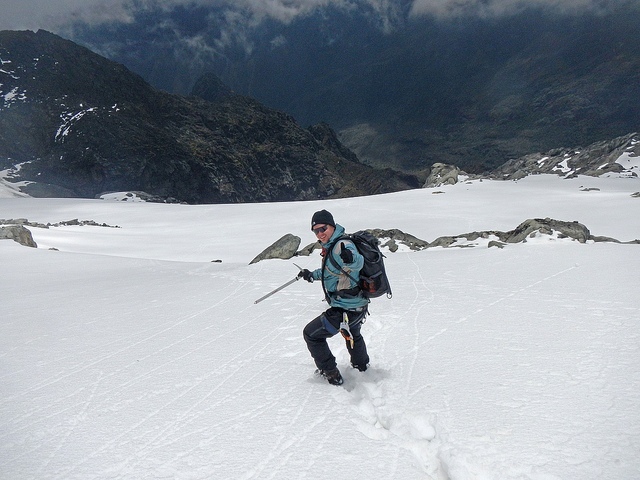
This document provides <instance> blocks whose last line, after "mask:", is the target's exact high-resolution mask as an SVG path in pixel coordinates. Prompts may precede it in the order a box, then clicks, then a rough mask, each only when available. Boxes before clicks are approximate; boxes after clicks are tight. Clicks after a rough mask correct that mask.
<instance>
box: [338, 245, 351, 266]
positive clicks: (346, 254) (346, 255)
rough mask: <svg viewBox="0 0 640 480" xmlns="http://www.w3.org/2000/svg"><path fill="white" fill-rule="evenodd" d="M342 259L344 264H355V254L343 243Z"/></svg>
mask: <svg viewBox="0 0 640 480" xmlns="http://www.w3.org/2000/svg"><path fill="white" fill-rule="evenodd" d="M340 258H341V259H342V261H343V262H344V263H353V253H351V250H349V249H348V248H347V247H345V246H344V242H342V248H340Z"/></svg>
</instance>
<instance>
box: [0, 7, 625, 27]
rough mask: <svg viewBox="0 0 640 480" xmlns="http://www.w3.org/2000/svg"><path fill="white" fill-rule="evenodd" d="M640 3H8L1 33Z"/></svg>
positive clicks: (389, 20) (386, 22)
mask: <svg viewBox="0 0 640 480" xmlns="http://www.w3.org/2000/svg"><path fill="white" fill-rule="evenodd" d="M634 2H637V0H3V8H2V15H0V29H2V30H5V29H6V30H23V29H29V30H37V29H39V28H44V29H47V30H51V31H54V32H60V31H64V29H65V27H67V26H68V25H71V24H74V23H80V24H88V25H94V26H95V25H99V24H104V23H114V22H115V23H130V22H133V21H134V20H135V18H136V15H137V14H139V13H140V12H145V11H163V10H164V11H171V10H172V9H175V8H180V7H184V8H192V7H195V8H205V9H208V10H211V11H217V12H228V15H229V18H231V17H232V16H235V18H233V19H232V20H233V21H232V23H233V24H235V25H236V26H237V25H238V24H240V23H242V25H243V27H245V28H253V27H256V26H257V25H260V24H261V23H262V22H264V21H265V20H275V21H278V22H282V23H285V24H287V23H290V22H292V21H293V20H294V19H296V18H299V17H300V16H304V15H308V14H310V13H312V12H314V11H315V10H317V9H318V8H321V7H327V6H333V7H336V8H341V9H344V10H345V11H354V10H359V11H361V12H364V14H365V15H367V16H368V17H369V18H370V19H375V21H376V22H377V24H378V25H379V28H380V29H381V30H382V31H385V32H389V31H391V30H393V28H394V27H395V26H396V25H397V24H398V23H399V22H401V21H402V17H403V16H404V15H406V12H405V13H403V11H404V10H403V7H405V6H408V7H409V9H408V11H409V12H410V15H411V16H413V17H420V16H433V17H439V18H446V17H452V16H476V17H485V18H486V17H496V16H503V15H511V14H514V13H518V12H519V11H522V10H524V9H525V8H529V7H545V8H549V9H552V10H553V11H557V12H559V13H581V12H585V11H590V12H594V11H606V10H607V9H609V8H612V7H616V6H620V5H623V4H628V5H633V3H634Z"/></svg>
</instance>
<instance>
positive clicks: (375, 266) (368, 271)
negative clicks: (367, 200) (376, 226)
mask: <svg viewBox="0 0 640 480" xmlns="http://www.w3.org/2000/svg"><path fill="white" fill-rule="evenodd" d="M342 240H350V241H351V242H353V244H354V245H355V246H356V249H357V250H358V252H359V253H360V255H362V257H363V258H364V265H363V266H362V269H361V270H360V278H359V279H355V278H354V277H352V276H351V275H349V273H348V272H346V271H345V270H344V269H342V268H340V265H338V262H337V261H336V259H335V258H334V257H333V254H332V253H329V254H327V257H328V258H329V261H330V262H331V263H332V264H333V266H334V267H336V268H339V269H340V270H341V271H342V273H344V274H345V275H347V276H348V277H349V278H350V279H351V280H353V281H354V282H356V283H357V284H358V288H359V289H360V291H361V292H362V294H363V295H364V296H365V297H367V298H376V297H381V296H382V295H384V294H385V293H386V294H387V297H388V298H391V296H392V293H391V285H390V284H389V278H388V277H387V272H386V271H385V268H384V260H383V258H385V257H384V255H383V254H382V252H381V251H380V247H379V246H378V245H379V244H380V242H379V241H378V239H377V238H376V237H374V236H373V235H371V233H369V232H367V231H366V230H360V231H358V232H356V233H351V234H347V235H343V236H341V237H338V238H337V239H336V241H335V242H333V243H332V244H331V247H330V248H329V249H328V251H329V252H332V251H333V248H334V247H335V246H336V245H337V244H338V242H340V241H342Z"/></svg>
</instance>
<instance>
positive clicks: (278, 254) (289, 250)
mask: <svg viewBox="0 0 640 480" xmlns="http://www.w3.org/2000/svg"><path fill="white" fill-rule="evenodd" d="M300 242H301V239H300V237H296V236H295V235H292V234H291V233H287V234H286V235H285V236H283V237H282V238H280V239H279V240H276V241H275V242H274V243H273V244H272V245H270V246H268V247H267V248H265V249H264V250H263V251H262V253H260V254H259V255H258V256H257V257H256V258H254V259H253V260H251V262H250V263H249V265H251V264H253V263H258V262H259V261H261V260H268V259H272V258H280V259H282V260H288V259H289V258H291V257H293V256H294V255H295V254H296V251H297V250H298V247H299V246H300Z"/></svg>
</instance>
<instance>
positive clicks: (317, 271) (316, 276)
mask: <svg viewBox="0 0 640 480" xmlns="http://www.w3.org/2000/svg"><path fill="white" fill-rule="evenodd" d="M311 276H312V277H313V279H314V280H320V279H321V278H322V268H316V269H315V270H314V271H313V272H311Z"/></svg>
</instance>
